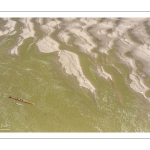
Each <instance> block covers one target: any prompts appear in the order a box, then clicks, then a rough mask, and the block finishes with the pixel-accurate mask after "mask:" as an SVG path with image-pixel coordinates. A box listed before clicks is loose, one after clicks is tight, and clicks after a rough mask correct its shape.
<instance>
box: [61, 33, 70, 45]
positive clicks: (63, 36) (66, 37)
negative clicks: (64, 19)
mask: <svg viewBox="0 0 150 150" xmlns="http://www.w3.org/2000/svg"><path fill="white" fill-rule="evenodd" d="M68 34H69V33H68V32H66V31H61V32H59V34H58V37H59V39H60V40H61V41H62V42H64V43H65V44H66V45H71V44H68V41H69V39H70V36H69V35H68Z"/></svg>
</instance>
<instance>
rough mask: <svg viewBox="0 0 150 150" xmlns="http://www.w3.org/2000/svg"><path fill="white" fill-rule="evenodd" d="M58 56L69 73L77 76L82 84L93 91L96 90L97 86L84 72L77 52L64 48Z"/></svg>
mask: <svg viewBox="0 0 150 150" xmlns="http://www.w3.org/2000/svg"><path fill="white" fill-rule="evenodd" d="M58 56H59V57H60V58H59V61H60V62H61V63H62V67H63V68H65V70H66V73H67V74H70V75H74V76H76V77H77V80H78V82H79V85H80V86H82V87H84V88H87V89H89V90H90V91H91V92H92V93H93V92H95V87H94V86H93V85H92V84H91V83H90V81H89V80H88V79H87V78H86V77H85V76H84V74H83V71H82V68H81V65H80V61H79V58H78V55H77V54H75V53H72V52H69V51H66V50H63V51H60V52H59V53H58Z"/></svg>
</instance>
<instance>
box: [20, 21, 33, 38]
mask: <svg viewBox="0 0 150 150" xmlns="http://www.w3.org/2000/svg"><path fill="white" fill-rule="evenodd" d="M20 21H21V22H22V23H23V24H24V27H23V29H22V33H21V34H20V35H21V36H22V37H23V39H27V38H29V37H35V31H34V24H33V23H32V22H31V18H23V19H20Z"/></svg>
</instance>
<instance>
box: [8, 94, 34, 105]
mask: <svg viewBox="0 0 150 150" xmlns="http://www.w3.org/2000/svg"><path fill="white" fill-rule="evenodd" d="M9 98H11V99H13V100H17V101H20V102H23V103H27V104H31V105H34V103H32V102H28V101H26V100H23V99H20V98H15V97H12V96H9Z"/></svg>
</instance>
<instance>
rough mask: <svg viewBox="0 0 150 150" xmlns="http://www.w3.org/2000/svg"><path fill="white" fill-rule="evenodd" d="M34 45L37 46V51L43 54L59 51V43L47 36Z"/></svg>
mask: <svg viewBox="0 0 150 150" xmlns="http://www.w3.org/2000/svg"><path fill="white" fill-rule="evenodd" d="M36 45H37V46H38V48H39V50H40V51H41V52H43V53H50V52H55V51H59V43H58V42H56V41H55V40H53V39H52V38H51V37H49V36H46V37H45V38H43V39H42V40H40V41H39V42H37V43H36Z"/></svg>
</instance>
